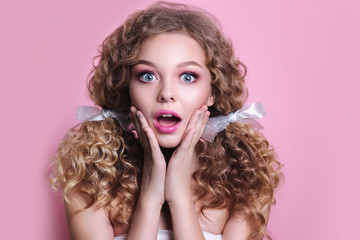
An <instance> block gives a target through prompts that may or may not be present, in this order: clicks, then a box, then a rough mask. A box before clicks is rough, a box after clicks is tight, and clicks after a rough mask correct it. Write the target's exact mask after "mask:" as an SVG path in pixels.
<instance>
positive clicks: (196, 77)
mask: <svg viewBox="0 0 360 240" xmlns="http://www.w3.org/2000/svg"><path fill="white" fill-rule="evenodd" d="M184 75H190V76H191V77H193V78H194V80H193V81H191V82H185V81H184V82H185V83H193V82H195V81H196V80H197V79H198V78H199V76H198V75H197V74H196V73H193V72H184V73H182V74H181V75H180V78H181V77H182V76H184Z"/></svg>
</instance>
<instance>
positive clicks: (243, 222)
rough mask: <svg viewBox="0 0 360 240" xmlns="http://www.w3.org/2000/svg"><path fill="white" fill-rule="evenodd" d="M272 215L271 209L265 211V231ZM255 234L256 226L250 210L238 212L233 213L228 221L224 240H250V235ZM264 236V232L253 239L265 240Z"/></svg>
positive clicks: (224, 231)
mask: <svg viewBox="0 0 360 240" xmlns="http://www.w3.org/2000/svg"><path fill="white" fill-rule="evenodd" d="M269 215H270V208H268V209H267V210H265V212H264V213H263V216H264V218H265V225H264V229H266V225H267V222H268V219H269ZM254 232H255V228H254V224H253V222H252V219H251V213H250V211H249V210H243V211H238V212H236V213H233V214H232V215H231V217H230V218H229V220H228V221H227V223H226V225H225V228H224V230H223V239H226V240H240V239H241V240H245V239H248V236H249V235H250V234H253V233H254ZM263 236H264V234H263V233H262V232H258V233H256V235H255V237H254V238H251V239H259V240H261V239H263Z"/></svg>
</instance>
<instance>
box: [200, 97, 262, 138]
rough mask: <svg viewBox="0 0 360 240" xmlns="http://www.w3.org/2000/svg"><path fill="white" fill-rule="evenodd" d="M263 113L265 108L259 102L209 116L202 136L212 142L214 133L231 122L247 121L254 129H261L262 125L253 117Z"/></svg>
mask: <svg viewBox="0 0 360 240" xmlns="http://www.w3.org/2000/svg"><path fill="white" fill-rule="evenodd" d="M265 115H266V113H265V109H264V107H263V105H262V103H261V102H257V103H250V104H248V105H245V106H244V107H242V108H241V109H239V110H237V111H236V112H234V113H229V114H228V115H226V116H223V115H222V116H217V117H213V118H210V119H209V121H208V122H207V124H206V127H205V130H204V133H203V135H202V138H203V139H205V140H207V141H208V142H211V143H212V142H214V139H215V137H216V135H217V134H218V133H219V132H221V131H222V130H224V129H225V128H226V126H227V125H229V124H230V123H232V122H244V123H249V124H250V125H252V126H253V127H254V128H256V129H262V128H264V127H263V126H262V125H261V124H260V123H259V122H258V121H256V120H255V119H259V118H263V117H264V116H265Z"/></svg>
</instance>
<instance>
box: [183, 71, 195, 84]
mask: <svg viewBox="0 0 360 240" xmlns="http://www.w3.org/2000/svg"><path fill="white" fill-rule="evenodd" d="M197 77H198V76H197V75H196V74H194V73H184V74H182V75H181V77H180V78H181V80H182V81H183V82H185V83H192V82H194V81H195V80H196V78H197Z"/></svg>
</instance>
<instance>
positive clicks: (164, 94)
mask: <svg viewBox="0 0 360 240" xmlns="http://www.w3.org/2000/svg"><path fill="white" fill-rule="evenodd" d="M173 85H174V83H172V82H171V80H170V79H166V80H165V79H163V82H162V83H161V85H160V89H159V94H158V98H157V100H158V101H159V102H175V101H176V93H175V88H174V87H175V86H173Z"/></svg>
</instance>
